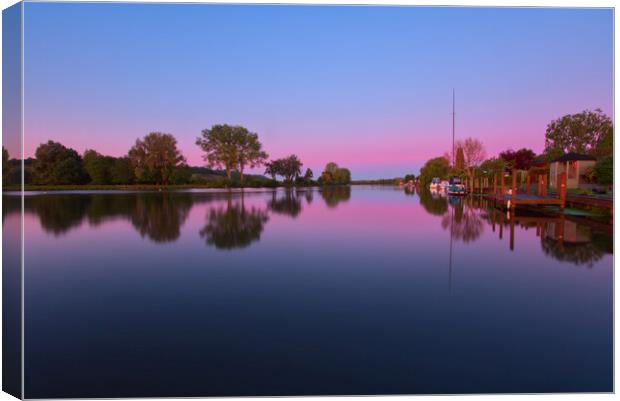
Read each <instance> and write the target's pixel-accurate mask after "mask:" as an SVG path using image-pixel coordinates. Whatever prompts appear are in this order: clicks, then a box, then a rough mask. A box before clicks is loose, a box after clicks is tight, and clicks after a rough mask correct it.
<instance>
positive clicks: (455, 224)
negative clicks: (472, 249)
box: [441, 196, 484, 243]
mask: <svg viewBox="0 0 620 401" xmlns="http://www.w3.org/2000/svg"><path fill="white" fill-rule="evenodd" d="M472 200H473V199H472V198H463V197H457V196H451V197H450V199H449V204H450V209H451V213H446V214H444V215H443V217H442V219H441V227H442V228H443V229H444V230H447V229H449V230H450V236H451V238H452V239H455V240H458V241H462V242H466V243H467V242H472V241H475V240H477V239H478V238H479V237H480V235H482V232H483V231H484V221H483V219H482V217H481V213H480V212H481V210H480V209H477V208H475V207H474V205H473V202H472Z"/></svg>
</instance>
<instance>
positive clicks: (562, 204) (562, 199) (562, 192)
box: [558, 173, 566, 209]
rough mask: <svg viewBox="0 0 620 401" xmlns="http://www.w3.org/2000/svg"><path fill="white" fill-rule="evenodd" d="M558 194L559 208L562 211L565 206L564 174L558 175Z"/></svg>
mask: <svg viewBox="0 0 620 401" xmlns="http://www.w3.org/2000/svg"><path fill="white" fill-rule="evenodd" d="M558 193H559V194H558V195H559V197H560V208H561V209H564V207H565V206H566V173H562V174H561V175H560V188H559V191H558Z"/></svg>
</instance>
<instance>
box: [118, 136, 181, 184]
mask: <svg viewBox="0 0 620 401" xmlns="http://www.w3.org/2000/svg"><path fill="white" fill-rule="evenodd" d="M129 158H130V159H131V161H132V163H133V166H134V170H135V172H136V177H137V178H138V179H139V180H141V181H149V180H154V181H155V182H156V183H158V184H160V183H161V184H163V185H166V184H168V181H169V178H170V174H171V173H172V172H173V171H174V169H175V168H177V167H178V166H180V165H182V164H183V163H185V158H184V157H183V155H182V154H181V151H180V150H179V149H178V148H177V140H176V138H175V137H174V136H172V135H171V134H167V133H162V132H151V133H150V134H148V135H147V136H145V137H144V138H143V139H136V144H135V145H134V146H133V147H132V148H131V149H130V150H129Z"/></svg>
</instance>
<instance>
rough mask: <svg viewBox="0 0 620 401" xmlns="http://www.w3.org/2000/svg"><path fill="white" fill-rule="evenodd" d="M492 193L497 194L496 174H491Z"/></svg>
mask: <svg viewBox="0 0 620 401" xmlns="http://www.w3.org/2000/svg"><path fill="white" fill-rule="evenodd" d="M493 195H495V196H497V174H493Z"/></svg>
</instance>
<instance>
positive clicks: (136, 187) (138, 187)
mask: <svg viewBox="0 0 620 401" xmlns="http://www.w3.org/2000/svg"><path fill="white" fill-rule="evenodd" d="M275 187H276V185H271V186H246V187H244V188H246V189H247V188H275ZM234 188H241V187H240V186H235V185H231V186H224V185H209V184H198V185H197V184H181V185H155V184H132V185H90V184H86V185H26V186H25V187H24V190H25V191H111V190H115V191H159V190H166V191H168V190H175V189H234ZM20 189H21V188H20V186H19V185H9V186H5V187H3V188H2V190H3V191H19V190H20Z"/></svg>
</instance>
